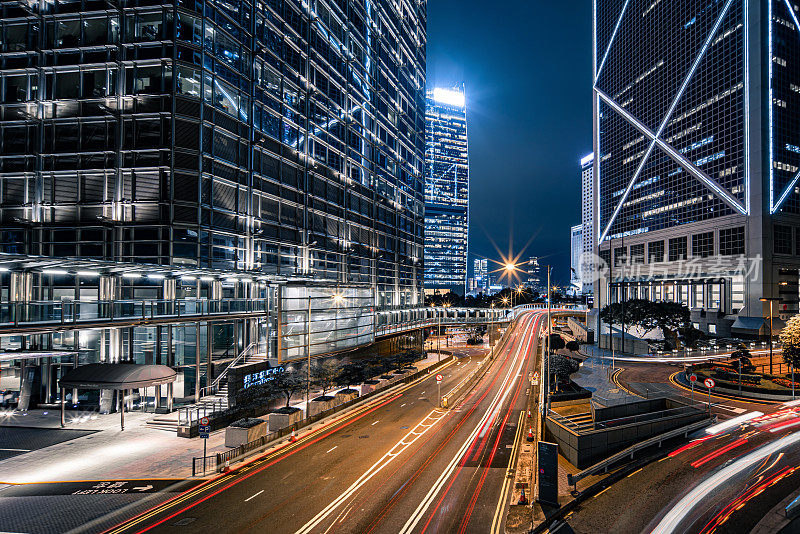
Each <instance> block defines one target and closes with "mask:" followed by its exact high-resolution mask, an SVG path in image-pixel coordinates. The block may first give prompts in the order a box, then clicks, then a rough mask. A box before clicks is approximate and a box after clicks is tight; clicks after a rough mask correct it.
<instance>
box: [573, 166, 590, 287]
mask: <svg viewBox="0 0 800 534" xmlns="http://www.w3.org/2000/svg"><path fill="white" fill-rule="evenodd" d="M593 167H594V153H592V154H589V155H587V156H585V157H583V158H582V159H581V243H582V246H581V252H582V253H584V254H591V253H592V252H594V245H595V232H594V217H593V214H594V180H593V179H592V178H593V174H592V169H593ZM573 268H574V266H573ZM576 271H577V272H578V274H579V275H580V277H581V286H582V287H581V293H583V294H588V293H591V292H592V280H591V276H590V275H589V273H588V272H584V271H583V270H581V269H576Z"/></svg>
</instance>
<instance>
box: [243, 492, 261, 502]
mask: <svg viewBox="0 0 800 534" xmlns="http://www.w3.org/2000/svg"><path fill="white" fill-rule="evenodd" d="M262 493H264V490H261V491H259V492H258V493H256V494H255V495H251V496H250V497H248V498H246V499H245V500H244V502H247V501H249V500H250V499H255V498H256V497H258V496H259V495H261V494H262Z"/></svg>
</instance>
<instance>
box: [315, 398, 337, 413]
mask: <svg viewBox="0 0 800 534" xmlns="http://www.w3.org/2000/svg"><path fill="white" fill-rule="evenodd" d="M335 405H336V397H329V396H325V397H317V398H316V399H311V402H310V403H309V407H308V413H309V416H310V417H313V416H315V415H317V414H318V413H320V412H324V411H325V410H330V409H331V408H333V407H334V406H335Z"/></svg>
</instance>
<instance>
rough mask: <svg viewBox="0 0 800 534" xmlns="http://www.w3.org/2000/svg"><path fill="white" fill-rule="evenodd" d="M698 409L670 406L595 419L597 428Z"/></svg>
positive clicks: (617, 425) (613, 426)
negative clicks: (601, 419)
mask: <svg viewBox="0 0 800 534" xmlns="http://www.w3.org/2000/svg"><path fill="white" fill-rule="evenodd" d="M696 410H697V408H695V407H694V406H679V407H677V408H669V409H667V410H659V411H656V412H648V413H642V414H636V415H627V416H625V417H617V418H615V419H608V420H606V421H595V422H594V428H595V430H600V429H608V428H615V427H619V426H624V425H630V424H633V423H642V422H644V421H651V420H653V419H664V418H666V417H672V416H673V415H682V414H684V413H689V412H693V411H696Z"/></svg>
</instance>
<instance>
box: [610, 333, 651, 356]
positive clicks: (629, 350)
mask: <svg viewBox="0 0 800 534" xmlns="http://www.w3.org/2000/svg"><path fill="white" fill-rule="evenodd" d="M599 341H600V348H601V349H611V345H610V342H609V336H608V334H602V335H601V336H600V339H599ZM614 350H617V351H620V352H621V351H622V335H620V334H618V333H614ZM649 352H650V345H648V344H647V342H646V341H644V340H643V339H639V338H635V337H627V336H626V337H625V353H626V354H637V355H640V354H649Z"/></svg>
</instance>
